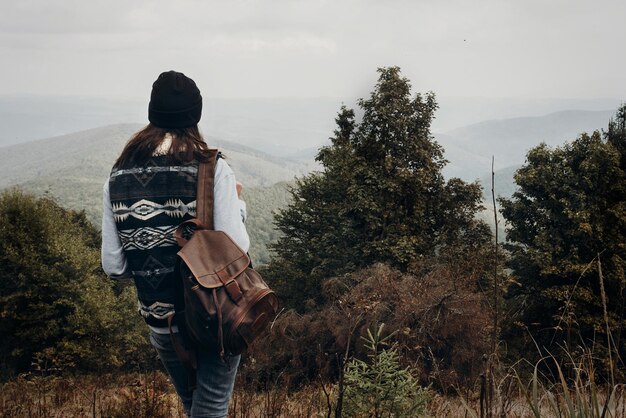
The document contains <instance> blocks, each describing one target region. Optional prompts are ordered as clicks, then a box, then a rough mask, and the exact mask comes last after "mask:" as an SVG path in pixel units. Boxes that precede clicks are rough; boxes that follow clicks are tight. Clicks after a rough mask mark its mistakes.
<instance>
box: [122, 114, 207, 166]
mask: <svg viewBox="0 0 626 418" xmlns="http://www.w3.org/2000/svg"><path fill="white" fill-rule="evenodd" d="M168 133H169V134H170V135H171V136H172V145H171V146H170V149H169V151H168V155H170V156H171V157H172V158H173V160H174V161H173V162H174V163H178V164H182V163H188V162H191V161H194V160H195V161H198V162H201V161H206V159H207V158H208V153H209V147H208V145H207V144H206V142H204V139H203V138H202V134H200V130H199V129H198V125H194V126H191V127H188V128H180V129H165V128H159V127H158V126H154V125H153V124H148V125H147V126H146V127H145V128H143V129H142V130H140V131H139V132H137V133H136V134H135V135H133V137H132V138H131V139H130V140H128V142H127V143H126V146H125V147H124V149H123V150H122V153H121V154H120V156H119V157H118V159H117V161H116V162H115V164H114V167H115V168H117V169H123V168H130V167H133V166H138V165H139V166H141V165H144V164H145V163H147V162H148V160H149V159H150V158H151V157H152V155H153V154H154V151H156V149H157V148H158V147H159V145H161V142H163V139H164V138H165V135H166V134H168Z"/></svg>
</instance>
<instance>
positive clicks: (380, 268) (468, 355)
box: [242, 264, 492, 390]
mask: <svg viewBox="0 0 626 418" xmlns="http://www.w3.org/2000/svg"><path fill="white" fill-rule="evenodd" d="M459 270H462V271H465V272H467V273H466V275H463V274H461V273H460V272H459V271H457V270H456V269H452V268H451V267H445V266H436V265H435V266H430V267H429V268H426V266H422V267H421V268H420V270H419V272H418V271H416V272H414V273H402V272H400V271H398V270H395V269H392V268H390V267H388V266H385V265H383V264H377V265H375V266H372V267H370V268H367V269H363V270H360V271H357V272H355V273H351V274H347V275H344V276H341V277H337V278H334V279H331V280H327V281H326V282H324V284H323V289H324V292H325V297H327V298H328V299H329V300H332V301H333V302H332V303H329V304H327V305H326V306H325V307H324V308H322V309H320V310H318V311H312V312H309V313H306V314H298V313H297V312H296V311H293V310H290V311H287V312H285V313H283V314H281V315H280V316H279V317H278V319H276V321H275V323H274V324H273V326H272V328H271V332H270V333H268V334H267V335H266V336H265V337H264V338H265V340H264V341H260V342H259V343H257V344H255V346H253V349H252V351H251V353H250V356H251V358H249V359H248V361H247V362H246V364H245V365H244V367H243V368H242V377H243V378H244V379H247V380H250V381H252V380H254V381H257V382H259V381H260V382H265V381H272V382H274V381H276V379H279V378H280V379H282V380H283V381H284V382H285V384H286V385H288V386H289V387H291V388H296V387H300V386H302V385H303V384H306V383H310V382H311V381H313V380H316V379H318V378H319V377H322V378H323V379H324V380H334V379H337V378H338V376H339V370H340V364H342V361H343V359H344V356H345V352H346V347H347V346H349V347H348V349H349V353H350V354H351V355H352V356H353V357H355V358H361V359H365V358H367V354H368V351H367V349H366V348H365V349H364V347H362V346H361V345H360V344H357V343H356V341H358V340H359V336H362V337H365V336H367V330H368V328H371V327H372V326H375V325H377V324H381V323H385V324H387V325H386V327H387V329H388V331H389V332H390V333H393V334H394V337H393V340H394V342H395V343H397V346H396V347H397V350H398V353H399V354H400V359H401V360H400V361H401V363H402V365H403V366H416V365H419V378H420V380H421V381H422V382H423V383H425V384H431V383H432V384H433V385H434V386H435V387H437V388H439V389H444V390H445V389H448V388H451V387H457V386H466V385H471V384H473V382H474V381H475V380H476V379H477V378H478V375H479V374H480V372H481V371H482V364H483V363H482V356H483V354H485V353H489V352H490V347H489V336H490V335H489V333H490V332H491V330H492V328H491V321H490V318H489V313H490V311H489V310H488V308H487V307H485V302H484V297H483V295H482V293H481V292H480V291H479V290H478V288H477V283H476V282H477V278H476V277H474V276H473V274H472V270H471V269H470V268H465V267H459Z"/></svg>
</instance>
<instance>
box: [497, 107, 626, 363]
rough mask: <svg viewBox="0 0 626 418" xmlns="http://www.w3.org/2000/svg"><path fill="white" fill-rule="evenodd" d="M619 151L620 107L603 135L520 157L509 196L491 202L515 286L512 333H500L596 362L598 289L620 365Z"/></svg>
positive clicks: (625, 185) (623, 258) (601, 339)
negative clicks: (590, 350)
mask: <svg viewBox="0 0 626 418" xmlns="http://www.w3.org/2000/svg"><path fill="white" fill-rule="evenodd" d="M625 146H626V106H622V107H621V108H620V109H619V111H618V113H617V115H616V118H615V120H613V121H611V122H610V123H609V128H608V130H607V131H606V132H605V133H604V134H601V133H600V132H598V131H596V132H594V133H593V134H591V135H588V134H582V135H581V136H580V137H579V138H578V139H576V140H574V141H572V142H571V143H566V144H565V145H563V146H562V147H557V148H554V149H551V148H549V147H548V146H546V145H545V144H541V145H539V146H538V147H536V148H534V149H532V150H531V151H530V152H529V153H528V155H527V160H526V164H525V165H524V166H523V167H522V168H520V169H519V170H518V171H517V173H516V175H515V181H516V183H517V185H518V187H519V190H518V191H517V192H515V193H514V194H513V196H512V198H511V199H503V200H501V204H502V213H503V215H504V217H505V218H506V220H507V222H508V228H507V232H508V240H509V241H510V242H511V244H510V245H509V250H510V252H511V260H510V267H511V268H512V269H513V271H514V278H515V279H516V282H515V283H514V284H513V285H512V286H511V288H510V289H509V292H508V296H509V298H510V302H511V304H512V306H513V307H514V308H515V309H516V312H517V316H516V317H515V318H513V319H514V320H515V321H517V323H518V324H520V325H521V327H519V328H515V327H512V328H509V333H512V334H516V333H517V334H521V333H526V328H527V329H529V330H530V331H531V333H532V334H533V337H534V338H535V339H536V340H537V341H538V342H539V345H540V347H541V348H543V347H546V348H548V349H550V350H552V351H553V352H554V351H555V350H556V347H557V346H565V347H566V348H567V349H568V350H569V351H570V352H574V351H575V349H576V347H577V346H587V347H591V346H594V347H595V348H596V349H597V351H596V354H601V351H602V350H601V348H603V349H604V350H606V348H607V346H608V343H607V341H608V340H607V335H606V324H605V320H604V313H603V308H604V307H603V296H602V292H601V285H603V286H604V288H605V296H606V298H605V299H606V305H607V306H606V307H607V314H608V322H609V327H610V329H611V330H612V331H611V333H612V337H613V342H612V343H611V345H613V344H615V346H617V347H618V348H619V351H620V354H621V356H622V358H624V355H625V354H626V351H625V344H626V341H624V339H623V338H622V336H623V329H624V325H625V324H624V299H625V296H626V295H625V287H626V286H625V285H626V279H625V277H624V269H625V267H626V247H625V246H624V240H625V236H626V164H625V162H626V153H625V150H626V148H625ZM600 268H601V272H602V275H600ZM601 277H602V279H603V283H601V281H600V278H601ZM527 348H528V347H527ZM605 353H606V351H605Z"/></svg>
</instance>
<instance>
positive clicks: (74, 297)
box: [0, 190, 149, 374]
mask: <svg viewBox="0 0 626 418" xmlns="http://www.w3.org/2000/svg"><path fill="white" fill-rule="evenodd" d="M136 303H137V302H136V298H135V294H134V290H133V288H132V287H129V286H126V287H123V286H121V287H119V289H118V290H115V289H114V284H113V283H112V282H111V281H110V280H109V279H107V278H106V277H105V276H104V274H103V273H102V271H101V268H100V233H99V232H98V230H97V229H95V227H94V226H93V225H92V224H91V223H90V222H89V221H88V220H87V218H86V216H85V213H84V212H74V211H69V210H66V209H63V208H62V207H60V206H59V205H57V204H56V203H55V202H54V201H52V200H50V199H47V198H35V197H34V196H31V195H28V194H24V193H23V192H21V191H19V190H9V191H5V192H3V193H2V194H0V334H1V335H4V336H10V338H3V339H1V340H0V360H1V364H2V370H1V371H2V372H3V373H5V374H12V373H15V372H22V371H25V370H28V369H30V368H31V366H32V364H33V363H35V365H36V366H37V367H42V368H44V367H45V368H49V367H55V368H59V367H61V368H67V367H70V368H72V367H74V366H80V368H81V369H82V370H88V369H101V368H104V367H106V368H111V367H116V366H121V365H124V364H125V363H126V362H127V361H128V360H129V359H131V358H132V360H133V361H137V360H140V359H142V358H143V359H145V356H146V355H145V354H141V351H144V350H145V348H146V347H147V344H148V343H147V340H146V337H145V335H143V334H145V333H144V332H143V328H144V326H143V324H142V321H141V318H140V317H139V316H138V315H137V313H136ZM146 352H147V353H149V351H146Z"/></svg>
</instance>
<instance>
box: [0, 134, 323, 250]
mask: <svg viewBox="0 0 626 418" xmlns="http://www.w3.org/2000/svg"><path fill="white" fill-rule="evenodd" d="M140 128H141V125H136V124H119V125H110V126H104V127H100V128H95V129H89V130H86V131H81V132H76V133H72V134H69V135H63V136H59V137H55V138H48V139H42V140H37V141H32V142H27V143H23V144H18V145H12V146H8V147H2V148H0V189H4V188H7V187H11V186H16V185H19V186H20V187H22V188H23V189H25V190H28V191H31V192H33V193H35V194H37V195H48V196H50V197H53V198H55V199H56V200H58V201H59V202H60V203H61V204H62V205H63V206H66V207H69V208H72V209H77V210H85V211H86V213H87V215H88V217H89V219H91V220H92V221H93V222H94V223H95V224H97V225H99V223H100V217H101V213H102V212H101V207H102V186H103V184H104V182H105V180H106V179H107V177H108V174H109V172H110V170H111V166H112V165H113V162H114V161H115V159H116V158H117V156H118V154H119V153H120V151H121V150H122V147H123V146H124V144H125V143H126V141H127V140H128V138H129V137H130V136H131V135H132V134H133V133H134V132H136V131H137V130H138V129H140ZM207 142H209V144H211V145H213V146H217V147H219V148H220V150H222V152H223V153H224V154H225V155H226V159H227V161H228V163H229V164H230V165H231V167H232V168H233V170H234V171H235V173H236V176H237V178H238V180H239V181H241V182H242V183H243V184H244V193H245V196H246V198H247V199H249V200H250V201H249V202H248V207H249V220H248V222H249V229H250V235H251V236H252V238H253V248H252V249H251V253H252V255H253V257H254V258H255V261H256V262H264V261H267V257H268V252H267V249H266V244H267V243H268V241H267V240H268V239H271V238H274V237H275V231H274V229H273V225H272V220H273V219H272V213H273V211H274V210H275V209H276V208H278V207H282V206H284V205H285V204H286V202H287V199H288V192H287V183H286V182H289V181H292V180H293V179H294V176H300V175H303V174H305V173H306V172H308V171H309V170H310V169H312V168H313V167H314V164H313V163H311V164H308V163H303V162H296V161H292V160H288V159H284V158H278V157H275V156H271V155H268V154H265V153H263V152H261V151H258V150H254V149H251V148H248V147H245V146H241V145H239V144H234V143H231V142H227V141H221V140H218V139H212V138H208V139H207ZM277 183H278V184H277ZM257 236H258V237H263V239H262V240H261V239H260V238H259V239H255V238H256V237H257Z"/></svg>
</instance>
